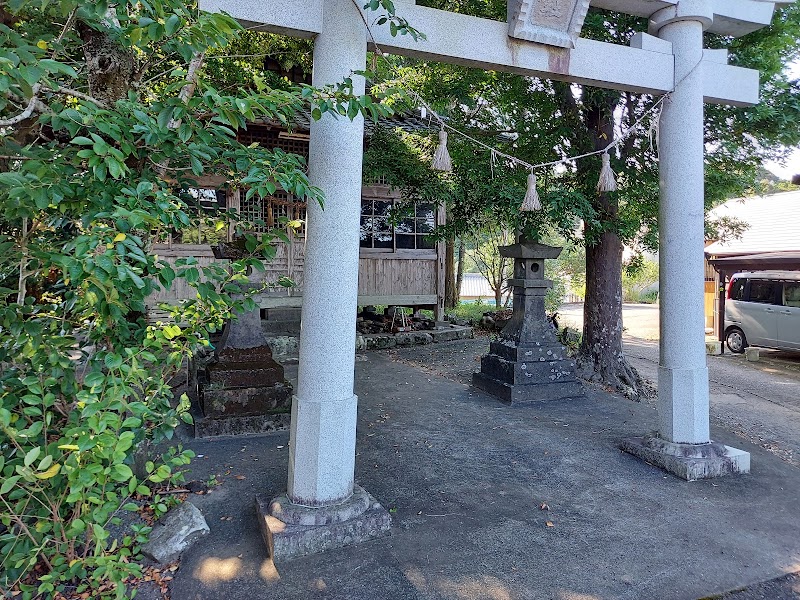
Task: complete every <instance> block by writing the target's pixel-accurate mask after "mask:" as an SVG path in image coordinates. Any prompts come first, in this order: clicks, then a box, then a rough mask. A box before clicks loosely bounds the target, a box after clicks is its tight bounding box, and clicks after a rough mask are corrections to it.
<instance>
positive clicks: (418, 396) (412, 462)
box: [172, 342, 800, 600]
mask: <svg viewBox="0 0 800 600" xmlns="http://www.w3.org/2000/svg"><path fill="white" fill-rule="evenodd" d="M469 347H470V346H469V345H468V344H462V343H459V342H456V343H452V344H442V345H438V346H437V347H436V348H435V349H436V350H438V351H440V352H441V353H442V354H440V355H439V357H438V359H437V360H439V361H442V362H441V364H447V365H449V366H447V367H441V366H437V364H436V362H435V361H433V358H434V357H433V356H429V355H428V354H425V353H427V352H431V351H433V350H434V349H430V348H427V347H422V349H408V350H402V351H400V350H398V351H396V352H393V353H391V354H388V353H370V354H367V355H365V357H366V358H365V359H364V360H360V361H359V362H358V363H357V390H356V391H357V393H358V394H359V431H358V447H357V452H358V454H357V466H356V479H357V481H358V483H359V484H360V485H362V486H363V487H364V488H366V489H367V490H368V491H369V492H370V493H372V494H373V495H374V496H375V497H376V498H377V499H378V500H379V501H381V502H382V503H383V504H384V506H386V507H387V508H389V509H390V510H391V512H392V515H393V519H394V523H393V527H392V530H391V532H390V534H389V535H388V536H386V537H384V538H381V539H378V540H374V541H372V542H368V543H365V544H362V545H359V546H354V547H348V548H343V549H340V550H335V551H331V552H328V553H325V554H322V555H318V556H312V557H306V558H301V559H296V560H294V561H290V562H286V563H283V564H278V565H273V564H272V562H271V561H270V560H269V559H268V558H267V556H266V553H265V549H264V546H263V544H262V541H261V539H260V537H259V533H258V529H257V526H256V520H255V511H254V507H253V498H254V496H255V495H256V494H257V493H259V494H263V493H266V494H277V493H279V492H281V491H283V490H285V485H286V472H287V459H288V449H287V444H288V434H286V433H279V434H273V435H269V436H261V437H252V438H239V439H229V440H218V441H207V440H196V441H194V442H192V443H191V444H190V446H191V447H192V448H193V449H194V450H195V451H196V452H197V453H198V454H199V455H201V456H199V457H198V459H196V460H195V461H194V463H193V466H192V472H191V473H190V477H191V478H194V479H201V480H206V479H208V478H209V477H210V476H211V475H214V474H216V475H217V476H218V478H219V479H220V481H221V485H219V486H218V487H216V488H215V489H214V490H213V492H212V493H211V494H208V495H205V496H193V497H192V499H191V500H192V501H193V502H195V503H196V505H197V506H198V507H199V508H200V509H201V510H202V511H203V513H204V514H205V515H206V518H207V520H208V523H209V526H210V527H211V535H210V536H209V537H208V538H206V539H205V540H203V542H201V543H199V544H198V545H197V546H195V547H194V548H192V549H191V550H190V551H189V552H188V553H187V554H186V555H185V556H184V559H183V562H182V565H181V568H180V570H179V571H178V573H177V575H176V578H175V580H174V582H173V585H172V598H173V600H212V599H214V600H216V599H218V598H225V599H227V600H245V599H247V600H250V599H253V598H270V599H275V600H278V599H283V598H286V599H288V598H298V599H306V598H325V599H347V600H358V599H369V600H394V599H397V600H412V599H415V598H419V599H431V600H433V599H454V600H455V599H483V598H485V599H490V600H516V599H553V600H611V599H620V600H622V599H628V600H644V599H659V600H682V599H686V600H695V599H697V598H702V597H708V596H713V595H715V594H721V593H723V592H725V591H727V590H736V589H739V588H742V587H744V586H750V585H751V584H754V583H756V582H760V581H766V580H769V579H772V578H775V577H778V576H781V575H783V574H786V573H791V572H794V571H798V570H800V536H798V498H800V471H798V470H797V469H796V468H793V467H791V466H789V465H787V464H785V463H783V462H781V461H780V460H778V459H777V458H775V457H774V456H771V455H770V454H768V453H767V452H764V451H762V450H761V449H759V448H757V447H755V446H751V445H749V444H746V443H744V442H743V441H742V440H740V439H738V438H735V437H734V436H733V435H732V434H730V433H726V432H725V431H722V430H715V431H714V432H713V435H714V437H715V439H717V440H718V441H721V442H725V443H729V444H731V445H735V446H737V447H740V448H744V449H746V450H748V451H750V452H752V453H753V460H752V462H753V473H752V474H751V475H750V476H745V477H732V478H728V479H721V480H717V481H714V482H711V481H706V482H694V483H686V482H683V481H680V480H678V479H676V478H674V477H672V476H668V475H665V474H664V473H663V472H661V471H660V470H658V469H656V468H654V467H651V466H650V465H647V464H645V463H643V462H640V461H638V460H637V459H635V458H632V457H631V456H628V455H626V454H623V453H622V452H620V451H619V449H618V443H619V441H620V440H621V439H623V438H624V437H627V436H632V435H639V434H642V433H645V432H647V431H648V430H650V429H652V428H654V425H655V419H656V414H655V411H654V410H653V408H652V407H651V406H648V405H645V404H635V403H632V402H629V401H626V400H624V399H622V398H619V397H617V396H612V395H609V394H605V393H602V392H598V391H594V390H591V391H590V392H589V394H588V397H587V398H586V399H584V400H577V401H569V402H559V403H554V404H543V405H539V406H532V407H528V408H508V407H506V406H503V405H500V404H499V403H497V402H496V401H495V400H494V399H493V398H491V397H489V396H487V395H485V394H483V393H480V392H477V391H473V390H472V389H471V388H469V387H467V386H466V385H465V384H464V383H463V381H464V377H465V374H467V373H470V372H471V371H472V370H473V369H474V365H477V362H476V361H475V345H474V343H473V345H472V348H473V349H472V351H471V354H470V351H469ZM462 350H463V352H462ZM401 361H402V362H401ZM447 361H452V362H449V363H448V362H447ZM416 365H420V366H416ZM421 367H424V368H421ZM442 375H447V376H449V377H451V379H446V378H444V377H442ZM543 505H544V506H543ZM543 508H545V509H547V510H543ZM731 598H733V600H740V598H739V597H738V596H732V597H731ZM752 598H753V599H755V598H757V596H753V597H752ZM764 598H767V596H765V597H764ZM741 600H751V597H747V598H741Z"/></svg>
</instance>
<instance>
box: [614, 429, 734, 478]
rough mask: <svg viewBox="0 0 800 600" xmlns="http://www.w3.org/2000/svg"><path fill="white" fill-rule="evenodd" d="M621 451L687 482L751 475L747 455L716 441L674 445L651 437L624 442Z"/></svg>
mask: <svg viewBox="0 0 800 600" xmlns="http://www.w3.org/2000/svg"><path fill="white" fill-rule="evenodd" d="M622 450H624V451H625V452H627V453H628V454H632V455H634V456H637V457H639V458H641V459H642V460H643V461H645V462H648V463H650V464H651V465H655V466H657V467H661V468H662V469H664V470H665V471H669V472H670V473H672V474H673V475H677V476H678V477H680V478H681V479H685V480H686V481H696V480H698V479H713V478H714V477H721V476H722V475H733V474H736V473H749V472H750V454H749V453H748V452H745V451H744V450H738V449H736V448H731V447H730V446H725V445H723V444H718V443H716V442H708V443H706V444H676V443H674V442H667V441H665V440H662V439H661V438H659V437H658V436H657V435H650V436H645V437H638V438H630V439H627V440H625V441H624V442H622Z"/></svg>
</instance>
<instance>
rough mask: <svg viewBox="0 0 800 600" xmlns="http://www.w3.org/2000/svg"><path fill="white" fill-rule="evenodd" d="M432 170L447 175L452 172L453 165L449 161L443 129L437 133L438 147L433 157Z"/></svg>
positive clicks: (445, 134) (445, 135) (445, 133)
mask: <svg viewBox="0 0 800 600" xmlns="http://www.w3.org/2000/svg"><path fill="white" fill-rule="evenodd" d="M433 168H434V169H436V170H437V171H444V172H445V173H449V172H450V171H452V170H453V163H452V161H451V160H450V153H449V152H448V151H447V132H446V131H445V130H444V127H442V129H441V130H440V131H439V145H438V146H437V147H436V152H435V153H434V155H433Z"/></svg>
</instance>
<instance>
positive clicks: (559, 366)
mask: <svg viewBox="0 0 800 600" xmlns="http://www.w3.org/2000/svg"><path fill="white" fill-rule="evenodd" d="M553 337H555V336H553ZM472 385H474V386H475V387H477V388H479V389H482V390H484V391H486V392H489V393H490V394H492V395H493V396H497V397H498V398H499V399H500V400H501V401H503V402H505V403H507V404H527V403H531V402H544V401H547V400H564V399H567V398H576V397H582V396H583V395H584V394H583V387H582V386H581V384H580V382H579V381H578V379H577V378H576V377H575V361H573V360H572V359H570V358H569V357H568V356H567V353H566V350H565V349H564V347H563V346H562V345H561V344H559V343H558V341H557V340H555V339H553V340H552V341H545V340H542V342H536V343H534V344H533V345H531V346H516V345H513V342H512V341H509V340H499V341H496V342H492V343H491V345H490V346H489V354H487V355H486V356H483V357H482V358H481V370H480V372H478V373H473V374H472Z"/></svg>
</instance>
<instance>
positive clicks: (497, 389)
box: [472, 242, 583, 404]
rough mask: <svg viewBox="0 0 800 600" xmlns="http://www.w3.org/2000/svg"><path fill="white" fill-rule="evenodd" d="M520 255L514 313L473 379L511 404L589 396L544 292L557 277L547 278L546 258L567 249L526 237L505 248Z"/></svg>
mask: <svg viewBox="0 0 800 600" xmlns="http://www.w3.org/2000/svg"><path fill="white" fill-rule="evenodd" d="M500 254H501V255H502V256H506V257H510V258H513V259H514V277H513V279H510V280H509V284H510V285H511V286H512V288H513V291H514V314H513V317H512V318H511V320H510V321H509V322H508V323H507V324H506V326H505V327H504V328H503V331H501V332H500V339H499V340H497V341H494V342H492V343H491V345H490V347H489V354H487V355H486V356H484V357H482V358H481V370H480V372H478V373H474V374H473V376H472V384H473V385H474V386H475V387H477V388H480V389H482V390H484V391H487V392H489V393H490V394H492V395H494V396H497V397H498V398H500V400H502V401H503V402H506V403H508V404H526V403H531V402H542V401H546V400H563V399H565V398H575V397H580V396H583V388H582V386H581V384H580V382H579V381H578V380H577V378H576V377H575V362H574V361H573V360H571V359H570V358H569V356H567V352H566V350H565V349H564V347H563V346H562V345H561V343H560V342H559V341H558V338H556V334H555V331H554V330H553V327H552V326H551V324H550V323H549V322H548V321H547V317H546V315H545V309H544V297H545V295H546V294H547V290H548V289H549V288H550V287H551V286H552V284H553V282H552V281H549V280H547V279H545V278H544V261H545V259H546V258H557V257H558V255H559V254H561V248H553V247H550V246H545V245H543V244H539V243H535V242H520V243H518V244H514V245H512V246H504V247H501V248H500Z"/></svg>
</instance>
